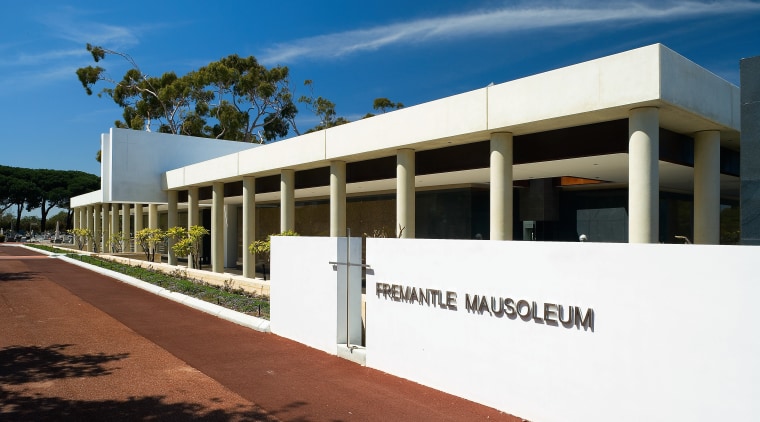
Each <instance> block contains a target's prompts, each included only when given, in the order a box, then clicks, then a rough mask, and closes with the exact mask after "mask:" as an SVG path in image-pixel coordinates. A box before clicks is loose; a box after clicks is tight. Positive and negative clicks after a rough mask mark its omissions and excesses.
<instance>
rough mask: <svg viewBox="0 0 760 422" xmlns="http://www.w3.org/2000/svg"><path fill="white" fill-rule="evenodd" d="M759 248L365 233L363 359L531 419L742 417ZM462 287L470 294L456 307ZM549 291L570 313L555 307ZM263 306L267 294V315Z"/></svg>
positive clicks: (757, 347) (756, 407) (756, 410)
mask: <svg viewBox="0 0 760 422" xmlns="http://www.w3.org/2000/svg"><path fill="white" fill-rule="evenodd" d="M759 258H760V248H755V247H728V246H696V245H659V244H657V245H642V244H638V245H637V244H599V243H543V242H490V241H471V240H465V241H457V240H422V239H367V263H368V264H369V265H371V267H372V270H371V271H369V272H368V275H367V286H366V291H367V295H366V302H367V303H366V308H367V309H366V312H367V333H366V343H367V361H366V362H367V366H369V367H373V368H376V369H379V370H382V371H385V372H388V373H390V374H393V375H397V376H400V377H403V378H407V379H410V380H413V381H416V382H419V383H421V384H425V385H428V386H431V387H434V388H436V389H439V390H443V391H446V392H449V393H452V394H455V395H457V396H461V397H464V398H467V399H470V400H473V401H476V402H480V403H483V404H485V405H488V406H492V407H495V408H497V409H501V410H504V411H506V412H509V413H512V414H515V415H518V416H520V417H524V418H527V419H530V420H536V421H610V420H616V421H640V420H662V421H671V420H689V421H699V420H704V421H707V420H750V419H752V418H754V417H756V416H757V415H758V414H760V400H757V397H758V396H760V365H758V359H757V357H758V356H760V336H759V335H758V323H760V316H758V312H757V311H756V310H755V309H754V308H753V303H754V300H755V298H757V297H758V294H759V293H760V284H759V283H758V280H760V276H758V271H757V262H758V261H759ZM276 285H277V284H276V281H275V280H273V283H272V292H273V296H272V297H273V300H274V298H275V297H276V292H275V286H276ZM386 285H387V287H386ZM394 285H396V286H404V287H406V286H410V287H414V288H417V291H418V292H419V289H420V288H421V289H423V292H424V293H426V292H427V289H430V290H439V291H441V297H442V298H443V305H439V304H436V303H435V302H431V304H426V303H423V304H420V301H419V300H415V299H414V298H412V299H409V300H401V295H402V293H401V291H400V290H399V287H394ZM378 286H379V289H378ZM378 291H379V293H378ZM405 291H406V290H404V292H405ZM447 292H448V293H447ZM447 294H448V303H447V300H446V299H447ZM468 294H469V295H470V303H472V302H473V299H474V295H478V296H479V298H482V297H485V298H486V302H485V303H486V304H485V305H484V304H483V301H482V300H479V301H478V303H477V304H476V305H477V306H476V307H477V308H478V310H477V311H470V310H468V309H467V308H468V306H467V302H468V301H467V295H468ZM418 296H419V295H418ZM492 298H494V299H493V300H494V304H495V305H496V309H493V306H492V304H491V300H492ZM507 299H511V301H512V303H513V304H514V305H512V306H511V307H507V308H506V309H507V312H501V315H497V314H498V313H499V311H501V310H502V309H501V307H500V303H501V301H502V300H506V302H507V303H509V302H510V301H509V300H507ZM520 300H524V301H525V302H520ZM534 302H535V304H534ZM447 305H453V306H447ZM558 305H563V311H564V312H563V316H562V318H563V319H565V320H566V319H568V318H569V317H568V313H566V311H567V309H568V308H569V307H573V308H572V309H573V310H574V312H575V308H576V307H577V308H578V312H579V313H580V317H581V319H583V321H582V322H583V323H584V324H583V325H585V326H583V325H582V324H573V325H569V326H566V325H564V324H562V323H561V322H559V321H558V320H559V319H560V317H559V315H558V310H559V306H558ZM545 307H546V308H547V309H546V313H547V314H548V315H545V309H544V308H545ZM529 308H530V311H529ZM533 308H536V310H535V311H533ZM591 310H593V322H592V321H591V319H590V318H589V315H590V313H591ZM516 312H520V313H521V314H523V315H524V318H523V317H520V316H516V315H514V316H513V317H510V316H509V315H507V314H508V313H516ZM533 312H535V314H534V313H533ZM274 316H275V314H274V304H273V311H272V317H273V319H272V328H273V329H274V327H275V320H274ZM546 317H548V318H546ZM547 321H548V322H547ZM592 325H593V329H592V327H591V326H592Z"/></svg>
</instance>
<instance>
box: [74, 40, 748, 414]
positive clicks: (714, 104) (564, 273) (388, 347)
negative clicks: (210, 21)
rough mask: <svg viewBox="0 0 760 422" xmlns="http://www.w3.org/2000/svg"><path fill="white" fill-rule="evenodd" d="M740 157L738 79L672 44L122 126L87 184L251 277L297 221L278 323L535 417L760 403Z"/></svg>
mask: <svg viewBox="0 0 760 422" xmlns="http://www.w3.org/2000/svg"><path fill="white" fill-rule="evenodd" d="M758 68H760V65H759V66H758ZM758 86H760V85H758ZM758 158H760V156H758ZM739 163H740V90H739V88H738V87H736V86H734V85H732V84H730V83H728V82H726V81H725V80H723V79H721V78H719V77H717V76H716V75H714V74H712V73H710V72H709V71H707V70H705V69H703V68H702V67H700V66H698V65H696V64H694V63H693V62H691V61H689V60H688V59H686V58H684V57H682V56H680V55H679V54H677V53H675V52H673V51H672V50H670V49H668V48H667V47H665V46H662V45H659V44H655V45H650V46H647V47H643V48H639V49H635V50H631V51H627V52H623V53H620V54H616V55H612V56H608V57H603V58H600V59H597V60H592V61H589V62H584V63H579V64H576V65H573V66H569V67H565V68H561V69H557V70H553V71H549V72H546V73H541V74H538V75H533V76H529V77H525V78H522V79H518V80H514V81H510V82H506V83H502V84H497V85H492V86H488V87H485V88H482V89H478V90H475V91H471V92H466V93H463V94H459V95H455V96H452V97H448V98H442V99H440V100H436V101H432V102H429V103H425V104H420V105H417V106H413V107H409V108H405V109H402V110H398V111H394V112H390V113H387V114H383V115H379V116H375V117H372V118H368V119H364V120H360V121H356V122H352V123H349V124H345V125H342V126H338V127H333V128H329V129H327V130H322V131H319V132H314V133H310V134H306V135H303V136H298V137H295V138H291V139H286V140H283V141H279V142H275V143H271V144H267V145H251V144H243V143H236V142H225V141H217V140H210V139H199V138H190V137H183V136H176V135H166V134H157V133H147V132H140V131H131V130H120V129H112V130H111V131H110V133H107V134H103V135H102V170H101V180H102V188H101V190H99V191H96V192H91V193H89V194H85V195H82V196H78V197H75V198H72V199H71V206H72V207H73V208H74V210H75V212H74V217H75V222H74V224H75V226H76V227H86V228H90V229H91V230H94V231H95V232H96V233H98V234H102V236H103V237H102V238H105V239H107V238H108V233H113V232H117V231H122V232H124V233H134V232H137V231H139V230H140V229H142V228H144V227H160V228H168V227H173V226H177V225H181V226H192V225H198V224H202V225H204V226H206V227H207V228H209V229H210V236H209V241H208V243H207V244H206V245H205V247H204V251H205V257H204V260H205V262H206V263H207V264H210V269H211V271H214V272H224V271H225V268H232V267H240V268H241V269H242V272H243V274H244V276H246V277H254V275H255V273H256V263H255V262H254V260H253V257H252V256H251V254H249V253H247V246H248V245H249V244H250V243H251V242H252V241H253V240H254V239H261V238H264V237H266V235H268V234H272V233H279V232H282V231H286V230H295V231H296V232H298V233H300V234H301V235H302V237H275V238H273V241H272V265H271V331H272V332H273V333H276V334H278V335H281V336H284V337H287V338H291V339H294V340H296V341H299V342H301V343H304V344H307V345H309V346H311V347H315V348H318V349H320V350H324V351H325V352H327V353H332V354H337V355H341V354H345V353H346V351H348V353H354V349H353V348H352V345H359V346H362V350H363V353H365V355H364V356H366V358H365V360H364V363H365V365H366V366H368V367H373V368H376V369H379V370H382V371H385V372H387V373H390V374H394V375H397V376H401V377H404V378H408V379H411V380H414V381H416V382H419V383H421V384H424V385H428V386H432V387H434V388H438V389H440V390H443V391H447V392H449V393H452V394H455V395H459V396H462V397H465V398H468V399H471V400H473V401H476V402H479V403H483V404H486V405H488V406H492V407H495V408H497V409H500V410H504V411H506V412H509V413H512V414H515V415H519V416H521V417H524V418H527V419H529V420H547V421H548V420H584V421H589V420H591V421H609V420H621V421H622V420H630V421H637V420H705V421H707V420H715V419H717V418H721V419H730V420H750V419H751V418H752V417H755V416H756V415H757V414H758V413H760V404H759V403H760V402H758V401H757V397H758V394H760V384H758V380H760V367H758V365H757V364H756V359H757V358H756V357H757V355H758V354H760V341H758V336H757V335H756V334H755V333H756V332H757V327H758V324H760V316H758V313H757V311H756V310H754V307H755V304H754V298H755V297H756V296H757V294H758V293H760V291H759V290H758V287H757V283H756V282H755V281H756V278H757V272H756V268H755V267H754V265H756V264H754V263H756V262H757V258H758V252H757V250H758V249H756V248H754V247H737V246H719V245H720V244H736V243H738V232H739V204H740V199H741V200H742V201H744V199H745V198H740V188H741V187H742V186H743V183H744V180H740V174H739ZM745 164H746V163H745V162H744V161H742V166H743V168H742V170H743V171H746V170H747V168H745ZM751 164H752V165H754V166H757V164H756V163H751ZM745 196H747V195H745ZM749 196H751V195H749ZM755 214H756V213H755ZM349 228H350V229H351V233H352V234H353V235H354V236H357V235H365V234H366V235H367V237H368V239H367V240H366V243H365V245H364V246H363V245H362V242H361V241H357V240H356V239H353V240H350V241H348V240H346V239H345V238H344V236H346V234H347V229H349ZM386 236H387V237H389V238H388V239H383V238H382V237H386ZM373 237H375V238H373ZM395 237H401V239H395ZM581 238H583V239H586V240H587V241H586V242H584V243H583V244H581V243H578V240H579V239H581ZM470 239H485V240H489V241H472V240H470ZM529 240H538V241H544V242H525V241H529ZM496 241H501V242H496ZM520 241H523V242H520ZM686 242H688V243H694V245H690V246H683V245H680V244H683V243H686ZM661 243H665V244H664V245H663V244H661ZM673 243H679V245H675V244H673ZM653 244H656V245H653ZM365 251H366V255H364V254H365ZM362 257H364V261H362ZM349 262H350V263H353V264H356V266H352V267H348V268H349V269H348V270H347V269H346V268H347V266H345V265H343V264H345V263H349ZM362 262H364V263H366V265H367V266H369V268H368V269H366V271H365V273H364V275H365V279H364V280H362V272H361V271H360V270H359V267H358V265H361V264H362ZM168 263H169V264H175V265H176V264H177V263H178V258H177V257H175V256H172V255H171V253H170V254H169V256H168ZM328 264H329V265H328ZM362 283H364V285H362ZM362 289H365V291H366V319H365V320H364V321H362V312H361V309H360V308H361V291H362ZM364 347H366V349H365V348H364ZM379 399H380V398H379Z"/></svg>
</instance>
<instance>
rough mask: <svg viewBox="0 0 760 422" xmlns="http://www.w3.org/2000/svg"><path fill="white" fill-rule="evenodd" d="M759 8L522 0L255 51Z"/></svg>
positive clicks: (300, 54) (364, 45)
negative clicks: (519, 3) (520, 3)
mask: <svg viewBox="0 0 760 422" xmlns="http://www.w3.org/2000/svg"><path fill="white" fill-rule="evenodd" d="M748 12H760V3H756V2H752V1H746V0H737V1H727V2H700V1H675V2H664V3H663V2H660V3H656V4H646V3H618V2H599V3H596V2H576V3H567V2H563V3H560V4H559V5H556V4H554V5H549V4H543V3H530V4H529V5H528V4H527V3H526V5H525V6H514V7H504V8H495V9H492V10H478V11H475V12H471V13H463V14H457V15H450V16H441V17H434V18H427V19H418V20H413V21H407V22H401V23H394V24H389V25H386V26H376V27H373V28H367V29H357V30H352V31H345V32H338V33H331V34H324V35H318V36H314V37H309V38H302V39H298V40H294V41H291V42H286V43H281V44H277V45H275V46H274V47H273V48H271V49H267V50H266V51H264V53H263V54H261V55H259V58H260V60H261V61H262V62H263V63H266V64H284V63H292V62H295V61H298V60H300V59H325V58H337V57H342V56H347V55H351V54H355V53H359V52H366V51H374V50H379V49H381V48H386V47H391V46H395V45H403V44H420V43H432V42H436V41H441V40H446V39H464V38H467V37H473V36H482V35H489V34H506V33H510V32H518V31H531V30H533V31H535V30H543V29H550V28H561V27H570V26H577V25H584V24H605V23H609V24H620V23H633V24H635V23H646V22H655V21H676V20H682V19H689V18H695V17H700V16H710V15H712V16H714V15H726V14H739V13H748Z"/></svg>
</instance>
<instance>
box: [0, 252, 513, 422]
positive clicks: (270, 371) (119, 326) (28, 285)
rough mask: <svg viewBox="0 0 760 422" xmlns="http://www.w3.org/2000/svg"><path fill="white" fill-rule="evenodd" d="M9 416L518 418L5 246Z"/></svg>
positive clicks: (1, 293) (4, 369)
mask: <svg viewBox="0 0 760 422" xmlns="http://www.w3.org/2000/svg"><path fill="white" fill-rule="evenodd" d="M0 420H8V421H41V420H51V421H100V420H107V421H134V420H155V421H185V420H200V421H249V420H250V421H258V420H261V421H427V420H430V421H433V420H434V421H474V420H489V421H490V420H493V421H521V420H522V419H520V418H516V417H513V416H510V415H507V414H504V413H501V412H499V411H497V410H495V409H492V408H489V407H485V406H482V405H478V404H476V403H473V402H470V401H467V400H464V399H461V398H458V397H455V396H452V395H449V394H445V393H442V392H440V391H437V390H433V389H430V388H427V387H424V386H421V385H419V384H416V383H413V382H410V381H406V380H403V379H400V378H397V377H394V376H391V375H388V374H385V373H382V372H379V371H376V370H372V369H368V368H364V367H361V366H359V365H357V364H355V363H352V362H349V361H346V360H343V359H340V358H338V357H335V356H331V355H328V354H326V353H323V352H321V351H317V350H315V349H311V348H309V347H306V346H303V345H301V344H298V343H295V342H293V341H290V340H287V339H284V338H282V337H279V336H276V335H274V334H266V333H260V332H257V331H253V330H251V329H248V328H244V327H241V326H239V325H236V324H233V323H231V322H227V321H224V320H221V319H218V318H216V317H213V316H211V315H208V314H205V313H202V312H200V311H196V310H194V309H191V308H188V307H185V306H183V305H180V304H177V303H175V302H172V301H170V300H167V299H164V298H161V297H158V296H155V295H153V294H150V293H148V292H145V291H143V290H141V289H138V288H135V287H132V286H129V285H127V284H124V283H121V282H119V281H116V280H114V279H111V278H109V277H106V276H103V275H100V274H97V273H95V272H92V271H89V270H87V269H84V268H81V267H78V266H75V265H72V264H69V263H66V262H64V261H62V260H60V259H58V258H55V257H48V256H45V255H42V254H39V253H36V252H33V251H30V250H27V249H25V248H20V247H14V246H11V245H7V244H5V245H3V244H0Z"/></svg>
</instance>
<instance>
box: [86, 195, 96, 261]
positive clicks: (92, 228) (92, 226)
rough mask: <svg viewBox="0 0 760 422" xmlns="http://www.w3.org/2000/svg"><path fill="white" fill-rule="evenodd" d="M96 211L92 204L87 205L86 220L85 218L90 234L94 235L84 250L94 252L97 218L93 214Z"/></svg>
mask: <svg viewBox="0 0 760 422" xmlns="http://www.w3.org/2000/svg"><path fill="white" fill-rule="evenodd" d="M94 212H95V207H93V206H92V205H88V206H87V207H86V211H85V218H84V220H85V224H86V228H87V230H89V231H90V234H91V235H92V241H89V240H88V241H87V244H86V245H85V246H84V250H86V251H89V252H92V246H93V243H94V242H95V218H94V215H93V213H94Z"/></svg>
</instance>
